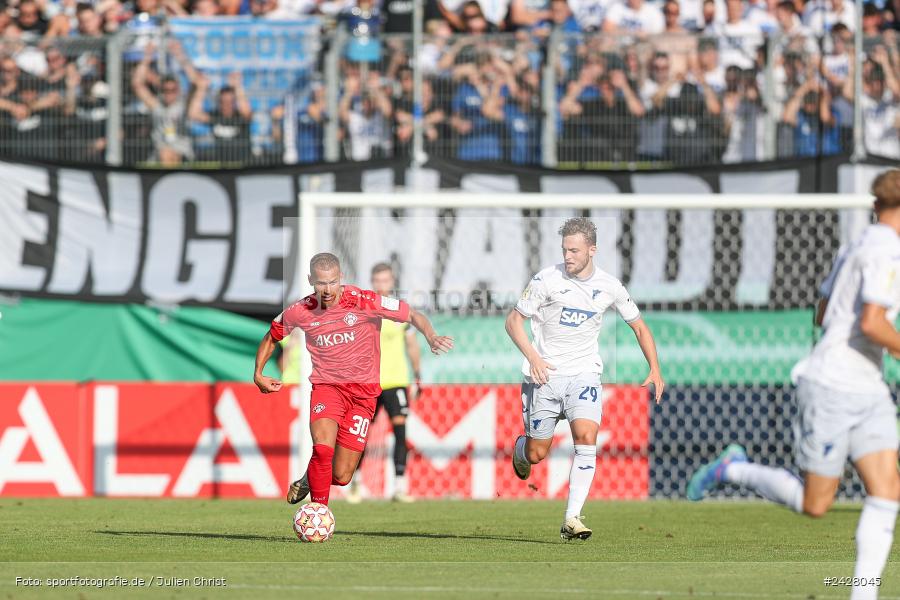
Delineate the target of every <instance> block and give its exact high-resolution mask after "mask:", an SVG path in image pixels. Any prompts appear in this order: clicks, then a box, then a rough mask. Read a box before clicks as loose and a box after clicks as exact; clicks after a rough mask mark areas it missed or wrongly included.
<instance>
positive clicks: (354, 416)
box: [253, 252, 453, 504]
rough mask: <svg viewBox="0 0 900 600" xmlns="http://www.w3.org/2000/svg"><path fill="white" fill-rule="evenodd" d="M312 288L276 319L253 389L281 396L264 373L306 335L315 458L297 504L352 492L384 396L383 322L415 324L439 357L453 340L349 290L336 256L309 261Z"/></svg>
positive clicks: (402, 310)
mask: <svg viewBox="0 0 900 600" xmlns="http://www.w3.org/2000/svg"><path fill="white" fill-rule="evenodd" d="M309 272H310V276H309V283H310V284H311V285H312V286H313V288H314V289H315V293H314V294H310V295H309V296H307V297H306V298H303V299H302V300H300V301H299V302H296V303H294V304H292V305H291V306H289V307H288V308H287V309H286V310H285V311H284V312H282V313H281V314H280V315H278V316H277V317H275V319H274V320H273V321H272V326H271V328H270V329H269V332H268V333H267V334H266V336H265V337H264V338H263V339H262V341H261V342H260V344H259V348H258V349H257V351H256V371H255V372H254V374H253V382H254V383H256V386H257V387H258V388H259V391H261V392H262V393H264V394H267V393H269V392H277V391H278V390H280V389H281V385H282V384H281V382H280V381H278V380H277V379H273V378H272V377H266V376H265V375H263V374H262V369H263V365H265V364H266V362H267V361H268V360H269V357H271V356H272V352H273V351H274V350H275V345H276V344H277V342H278V341H279V340H281V339H282V338H284V336H286V335H288V334H289V333H290V332H291V330H293V329H294V328H295V327H299V328H300V329H302V330H303V332H304V333H305V334H306V348H307V350H308V351H309V355H310V358H311V359H312V373H311V374H310V376H309V380H310V382H311V383H312V395H311V397H310V403H309V406H310V412H309V429H310V433H311V434H312V439H313V453H312V458H311V459H310V461H309V466H308V467H307V469H306V474H305V475H304V476H303V477H302V478H301V479H298V480H297V481H295V482H293V483H292V484H291V486H290V488H289V489H288V493H287V501H288V502H289V503H291V504H296V503H297V502H300V501H301V500H303V499H304V498H306V495H307V494H310V493H311V494H312V501H313V502H321V503H322V504H328V495H329V492H330V490H331V486H332V485H347V484H348V483H349V482H350V479H351V477H352V476H353V472H354V471H355V470H356V467H357V465H358V464H359V459H360V458H361V457H362V452H363V450H365V447H366V434H367V433H368V429H369V422H370V421H371V420H372V417H373V416H374V414H375V404H376V400H377V398H378V395H379V394H380V393H381V386H380V385H379V375H380V374H379V368H380V362H381V353H380V339H381V320H382V319H391V320H392V321H399V322H401V323H410V324H412V326H413V327H415V328H416V329H418V330H419V331H421V332H422V334H423V335H424V336H425V339H427V340H428V345H429V346H430V347H431V351H432V352H433V353H435V354H440V353H442V352H446V351H448V350H450V349H451V348H452V347H453V338H450V337H447V336H441V335H438V334H437V333H436V332H435V331H434V328H433V327H432V326H431V323H430V322H429V321H428V318H427V317H425V315H423V314H422V313H420V312H417V311H415V310H413V309H412V308H410V306H409V305H408V304H407V303H406V302H403V301H402V300H398V299H396V298H388V297H385V296H380V295H378V294H376V293H375V292H373V291H370V290H361V289H359V288H357V287H354V286H351V285H343V283H342V282H341V279H342V277H343V274H342V273H341V265H340V262H339V261H338V259H337V257H336V256H335V255H333V254H328V253H325V252H323V253H320V254H316V255H315V256H313V258H312V260H311V261H310V262H309Z"/></svg>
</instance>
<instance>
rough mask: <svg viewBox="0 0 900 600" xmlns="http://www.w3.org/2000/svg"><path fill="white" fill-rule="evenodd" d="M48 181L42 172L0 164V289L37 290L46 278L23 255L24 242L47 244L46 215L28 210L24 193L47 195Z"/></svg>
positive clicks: (26, 194)
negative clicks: (1, 183) (26, 262)
mask: <svg viewBox="0 0 900 600" xmlns="http://www.w3.org/2000/svg"><path fill="white" fill-rule="evenodd" d="M49 179H50V178H49V177H48V175H47V171H46V170H44V169H40V168H37V167H30V166H27V165H18V164H9V163H3V162H0V181H2V182H3V185H0V288H6V289H11V290H23V291H34V290H39V289H41V286H42V285H43V283H44V280H45V279H46V277H47V273H46V271H45V270H44V268H43V267H37V266H34V265H26V264H25V262H24V259H25V256H24V254H25V243H26V242H31V243H33V244H46V243H47V234H48V223H47V215H45V214H41V213H36V212H30V211H29V210H28V194H29V192H31V193H34V194H40V195H42V196H47V195H49V194H50V181H49Z"/></svg>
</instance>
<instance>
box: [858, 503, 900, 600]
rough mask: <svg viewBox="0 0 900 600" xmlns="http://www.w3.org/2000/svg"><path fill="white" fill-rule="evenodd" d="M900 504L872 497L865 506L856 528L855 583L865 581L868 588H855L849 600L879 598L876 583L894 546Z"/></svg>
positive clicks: (865, 586) (861, 586)
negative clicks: (858, 580) (892, 545)
mask: <svg viewBox="0 0 900 600" xmlns="http://www.w3.org/2000/svg"><path fill="white" fill-rule="evenodd" d="M898 509H900V502H896V501H894V500H888V499H886V498H878V497H876V496H869V497H868V498H866V501H865V503H864V504H863V509H862V513H861V514H860V515H859V525H857V526H856V570H855V571H854V573H853V577H854V579H856V578H859V579H861V580H865V581H866V585H864V586H863V585H860V586H853V592H852V593H851V594H850V600H869V599H874V598H877V597H878V586H877V585H872V584H873V583H874V582H873V581H872V580H873V579H877V578H879V577H881V573H882V571H884V565H885V563H886V562H887V558H888V555H889V554H890V552H891V544H892V543H893V542H894V523H895V522H896V521H897V511H898Z"/></svg>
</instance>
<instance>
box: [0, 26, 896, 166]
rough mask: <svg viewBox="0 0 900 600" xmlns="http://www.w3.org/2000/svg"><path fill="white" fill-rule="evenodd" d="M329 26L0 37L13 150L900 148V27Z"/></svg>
mask: <svg viewBox="0 0 900 600" xmlns="http://www.w3.org/2000/svg"><path fill="white" fill-rule="evenodd" d="M323 31H324V30H323V27H322V23H321V22H320V21H319V20H318V19H317V18H313V17H310V18H304V19H296V20H289V21H259V20H256V21H254V20H253V19H249V18H240V17H239V18H216V19H197V18H191V19H169V20H168V21H167V22H166V23H161V24H153V23H149V24H148V23H144V24H142V26H141V27H137V26H135V27H125V28H123V29H122V31H120V32H119V33H118V34H116V35H114V36H110V37H107V38H86V37H71V38H57V39H54V40H43V41H40V42H23V41H20V40H0V60H2V68H0V78H5V79H4V81H7V82H8V81H12V80H15V82H16V84H15V85H14V86H12V87H9V86H7V88H6V89H7V91H6V92H5V93H4V95H3V96H2V97H0V117H2V118H0V129H2V131H0V134H2V135H0V152H2V153H3V154H5V155H13V156H27V157H34V158H44V159H51V160H53V159H60V160H71V161H82V162H92V163H102V162H107V163H109V164H114V165H138V164H143V165H151V166H154V165H163V166H192V167H203V166H208V167H222V166H234V167H241V166H252V165H260V164H269V165H272V164H295V163H315V162H322V161H328V162H334V161H341V160H351V161H353V160H357V161H362V160H369V159H371V158H377V157H406V156H409V155H410V154H411V140H412V139H413V137H414V132H415V131H416V130H417V129H420V130H421V131H422V137H423V139H424V150H425V153H426V155H430V156H435V157H445V158H457V159H462V160H478V161H504V162H508V163H512V164H518V165H543V166H548V167H554V166H560V167H570V168H571V167H581V168H598V169H604V168H623V167H624V168H642V167H650V168H653V167H660V166H686V165H697V164H717V163H723V162H724V163H738V162H753V161H759V160H772V159H780V158H793V157H807V156H822V155H829V154H836V153H846V152H849V151H853V152H855V153H856V154H857V155H860V154H864V153H869V154H875V155H878V156H885V157H888V158H900V138H898V135H897V115H898V113H900V83H898V82H900V51H898V44H897V39H896V36H893V35H887V34H886V35H885V36H883V37H882V36H880V37H871V38H866V40H865V43H864V52H863V53H855V52H854V51H853V38H852V34H849V32H837V33H834V34H832V35H828V36H824V37H793V38H788V37H785V36H779V35H773V36H771V37H768V38H766V37H763V36H760V37H759V38H752V39H751V38H742V39H741V40H739V43H737V42H736V41H735V40H733V39H731V38H727V37H724V36H722V37H716V36H696V35H661V36H650V37H644V38H632V37H628V36H624V37H623V36H613V35H609V34H564V33H562V32H559V31H553V32H549V31H546V32H543V33H529V34H522V33H521V32H518V33H516V34H491V35H478V36H463V35H456V36H449V35H447V36H444V35H434V34H429V35H426V36H425V38H424V39H425V43H424V44H423V47H422V48H421V49H420V50H419V52H418V57H417V58H416V55H415V54H416V53H414V52H413V48H412V39H411V36H407V35H381V36H378V37H371V38H369V37H365V36H362V37H361V36H359V35H354V33H352V32H350V31H348V30H346V29H345V28H343V27H342V26H338V27H337V28H335V29H330V30H328V33H323ZM854 56H859V64H854V62H853V57H854ZM142 65H143V67H142ZM415 69H420V70H421V71H422V75H423V80H424V85H423V92H422V94H423V98H415V97H414V94H413V86H412V83H411V82H412V79H413V70H415ZM857 74H858V75H857ZM856 78H859V80H860V81H861V84H862V85H861V86H857V85H855V81H854V80H855V79H856ZM167 82H168V83H167ZM9 90H12V91H11V92H10V91H9ZM167 90H168V91H167ZM223 90H225V91H224V92H223ZM167 94H168V95H169V97H168V98H167ZM226 105H229V107H226ZM417 105H422V106H423V112H422V119H421V120H419V119H416V118H415V117H414V115H415V110H414V107H415V106H417ZM154 107H156V108H154Z"/></svg>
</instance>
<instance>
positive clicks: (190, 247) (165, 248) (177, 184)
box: [142, 174, 233, 302]
mask: <svg viewBox="0 0 900 600" xmlns="http://www.w3.org/2000/svg"><path fill="white" fill-rule="evenodd" d="M189 204H190V205H193V206H194V207H195V209H196V233H197V235H200V236H203V237H204V238H207V237H210V236H218V237H227V236H229V235H230V234H231V232H232V225H233V224H232V222H231V203H230V202H229V199H228V193H227V192H226V191H225V189H224V188H223V187H222V185H221V184H220V183H219V182H218V181H216V180H215V179H213V178H211V177H205V176H203V175H195V174H177V175H167V176H165V177H163V178H162V179H161V180H160V181H158V182H157V183H156V185H154V186H153V189H152V191H151V192H150V199H149V209H148V215H149V216H148V222H147V236H148V239H147V252H146V263H145V265H144V273H143V279H142V285H143V288H144V292H145V293H146V294H147V295H148V296H150V297H152V298H154V299H157V300H164V301H167V302H183V301H186V300H198V301H201V302H204V301H207V302H208V301H211V300H215V299H216V297H217V296H218V295H219V292H220V290H221V288H222V284H223V283H224V281H225V278H226V269H227V268H228V254H229V242H228V240H226V239H220V240H213V239H185V237H184V235H185V231H184V230H185V220H186V214H185V212H186V210H185V209H186V207H187V206H188V205H189ZM182 270H184V271H186V272H185V273H182Z"/></svg>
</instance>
